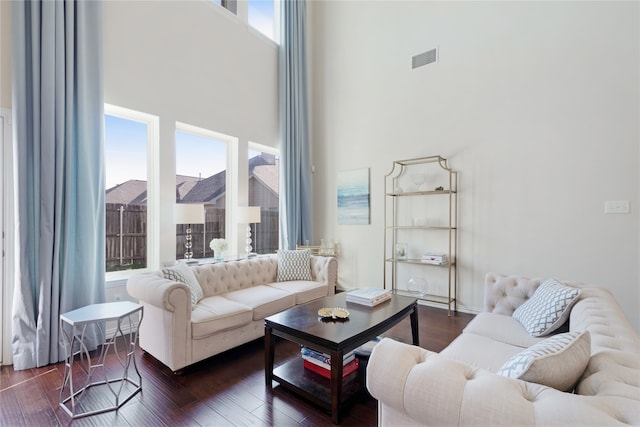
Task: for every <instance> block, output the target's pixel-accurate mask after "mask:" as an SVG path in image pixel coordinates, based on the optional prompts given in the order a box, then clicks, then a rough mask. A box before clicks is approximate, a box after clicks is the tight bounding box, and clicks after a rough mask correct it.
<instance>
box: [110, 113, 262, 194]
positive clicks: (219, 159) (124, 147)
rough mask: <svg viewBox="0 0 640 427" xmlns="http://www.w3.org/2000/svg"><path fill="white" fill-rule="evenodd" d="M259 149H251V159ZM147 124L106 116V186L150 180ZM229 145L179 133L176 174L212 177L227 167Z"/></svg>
mask: <svg viewBox="0 0 640 427" xmlns="http://www.w3.org/2000/svg"><path fill="white" fill-rule="evenodd" d="M259 154H260V152H258V151H254V150H249V153H248V156H249V158H251V157H254V156H257V155H259ZM146 156H147V126H146V125H145V124H144V123H140V122H135V121H132V120H127V119H122V118H119V117H115V116H110V115H105V164H106V188H107V189H109V188H112V187H114V186H115V185H117V184H122V183H123V182H126V181H128V180H130V179H138V180H142V181H146V180H147V159H146ZM226 159H227V153H226V144H225V143H224V142H222V141H217V140H215V139H212V138H206V137H202V136H198V135H193V134H190V133H187V132H180V131H177V132H176V174H178V175H187V176H196V177H197V176H200V177H202V178H206V177H209V176H211V175H214V174H216V173H218V172H220V171H223V170H225V169H226Z"/></svg>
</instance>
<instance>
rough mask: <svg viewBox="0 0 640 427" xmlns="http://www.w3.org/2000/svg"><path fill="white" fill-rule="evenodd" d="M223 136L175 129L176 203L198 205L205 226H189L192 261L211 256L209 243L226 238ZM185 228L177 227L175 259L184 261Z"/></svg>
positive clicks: (192, 128) (225, 148)
mask: <svg viewBox="0 0 640 427" xmlns="http://www.w3.org/2000/svg"><path fill="white" fill-rule="evenodd" d="M227 138H228V137H226V136H225V135H221V134H217V133H215V132H212V131H208V130H206V129H202V128H197V127H195V126H190V125H186V124H180V123H179V124H177V125H176V203H201V204H204V209H205V223H204V224H196V225H192V227H191V232H192V245H193V249H192V252H193V257H194V258H208V257H212V256H213V251H212V250H211V248H209V242H210V241H211V239H214V238H224V237H225V234H226V231H225V230H226V223H227V221H226V201H227V172H228V162H227V158H228V154H227V153H228V142H229V140H228V139H227ZM186 228H187V225H182V224H177V225H176V259H181V258H183V257H184V252H185V246H184V244H185V233H186Z"/></svg>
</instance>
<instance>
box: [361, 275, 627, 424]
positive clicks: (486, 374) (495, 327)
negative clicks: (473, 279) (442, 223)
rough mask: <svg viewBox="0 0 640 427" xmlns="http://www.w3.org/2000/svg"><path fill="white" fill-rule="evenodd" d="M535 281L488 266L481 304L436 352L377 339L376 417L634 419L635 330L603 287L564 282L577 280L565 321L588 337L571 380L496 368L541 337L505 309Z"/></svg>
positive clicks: (372, 364)
mask: <svg viewBox="0 0 640 427" xmlns="http://www.w3.org/2000/svg"><path fill="white" fill-rule="evenodd" d="M540 283H541V280H539V279H531V280H530V279H527V278H523V277H516V276H503V275H497V274H491V273H490V274H488V275H487V276H486V280H485V307H484V309H485V311H484V312H483V313H481V314H479V315H477V316H476V317H475V318H474V319H473V320H472V321H471V322H470V323H469V324H468V325H467V327H466V328H465V330H464V332H463V333H462V334H461V335H460V336H459V337H458V338H456V339H455V340H454V341H453V342H452V343H451V344H450V345H449V346H448V347H447V348H446V349H444V350H443V351H442V352H440V353H434V352H430V351H427V350H425V349H422V348H421V347H416V346H411V345H408V344H403V343H399V342H396V341H393V340H391V339H388V338H386V339H384V340H382V341H381V342H380V343H379V344H378V345H377V346H376V347H375V348H374V350H373V352H372V355H371V358H370V360H369V364H368V367H367V386H368V388H369V391H370V392H371V394H372V395H373V396H374V397H375V398H376V399H378V405H379V406H378V408H379V413H378V417H379V425H381V426H417V425H421V426H424V425H431V426H452V425H453V426H534V425H545V426H568V425H575V426H614V425H640V338H639V337H638V334H637V332H636V331H635V330H634V328H633V327H632V326H631V325H630V323H629V321H628V320H627V318H626V317H625V315H624V314H623V312H622V310H621V308H620V306H619V305H618V303H617V302H616V301H615V299H614V298H613V296H612V295H611V293H609V292H608V291H607V290H605V289H603V288H601V287H597V286H591V285H584V284H578V283H574V282H563V283H564V284H566V285H569V286H572V287H579V288H580V289H581V294H580V296H579V297H578V300H577V302H576V303H575V305H574V306H573V308H572V310H571V312H570V318H569V325H568V326H569V330H570V331H576V332H580V333H581V332H582V331H588V332H589V334H588V335H589V336H590V341H591V344H590V348H591V351H590V356H589V353H588V351H589V347H588V346H587V347H586V352H587V353H586V355H585V358H586V360H585V364H586V369H585V370H584V372H583V373H582V375H579V374H578V381H577V384H576V386H575V389H573V390H570V391H560V390H557V389H555V388H551V387H548V386H545V385H540V384H537V383H534V382H527V381H523V380H520V379H512V378H507V377H504V376H501V375H499V374H497V373H496V372H498V371H499V370H500V368H501V366H502V365H503V364H504V363H505V362H506V361H507V360H509V359H510V358H512V356H514V355H515V354H521V352H522V351H523V349H525V348H528V347H530V346H532V345H534V344H536V343H539V342H540V341H541V340H544V339H546V337H540V338H534V337H532V336H530V335H529V334H528V333H527V331H526V330H525V329H524V328H523V326H522V324H520V322H518V320H516V319H515V318H513V317H512V313H513V312H514V310H515V309H516V308H517V307H519V306H520V305H521V304H523V303H524V302H525V301H526V300H527V299H528V298H530V297H531V296H532V295H533V293H534V291H535V290H536V288H537V287H538V286H539V285H540ZM581 335H587V334H584V333H581ZM549 360H552V359H549ZM553 361H554V362H555V360H553Z"/></svg>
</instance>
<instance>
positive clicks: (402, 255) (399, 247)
mask: <svg viewBox="0 0 640 427" xmlns="http://www.w3.org/2000/svg"><path fill="white" fill-rule="evenodd" d="M396 259H397V260H398V261H406V260H407V244H406V243H396Z"/></svg>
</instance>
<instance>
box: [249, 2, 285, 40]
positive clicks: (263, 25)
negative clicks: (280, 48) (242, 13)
mask: <svg viewBox="0 0 640 427" xmlns="http://www.w3.org/2000/svg"><path fill="white" fill-rule="evenodd" d="M248 7H249V10H248V14H249V17H248V22H249V25H251V26H252V27H253V28H255V29H256V30H258V31H260V32H261V33H262V34H264V35H265V36H267V37H269V38H270V39H271V40H273V41H275V42H277V38H276V34H277V33H278V31H277V28H276V24H277V22H278V19H276V18H277V16H276V13H275V12H276V1H275V0H249V4H248Z"/></svg>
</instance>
